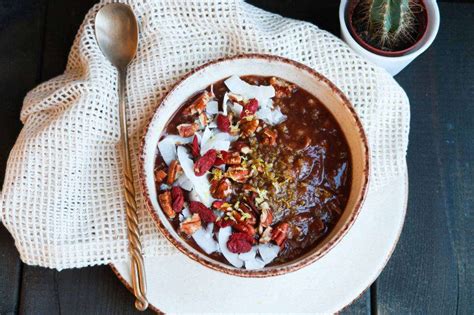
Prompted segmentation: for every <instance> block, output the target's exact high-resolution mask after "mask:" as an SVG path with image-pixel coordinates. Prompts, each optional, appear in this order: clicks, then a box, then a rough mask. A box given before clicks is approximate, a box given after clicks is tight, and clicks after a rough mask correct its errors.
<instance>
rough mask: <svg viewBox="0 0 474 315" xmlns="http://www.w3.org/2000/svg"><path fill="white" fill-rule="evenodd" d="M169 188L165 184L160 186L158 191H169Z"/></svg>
mask: <svg viewBox="0 0 474 315" xmlns="http://www.w3.org/2000/svg"><path fill="white" fill-rule="evenodd" d="M170 188H171V187H170V186H169V185H166V184H161V185H160V190H169V189H170Z"/></svg>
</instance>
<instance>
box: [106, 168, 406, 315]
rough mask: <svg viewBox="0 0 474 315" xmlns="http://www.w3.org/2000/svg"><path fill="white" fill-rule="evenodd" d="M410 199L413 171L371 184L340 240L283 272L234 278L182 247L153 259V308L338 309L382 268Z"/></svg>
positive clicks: (122, 274)
mask: <svg viewBox="0 0 474 315" xmlns="http://www.w3.org/2000/svg"><path fill="white" fill-rule="evenodd" d="M407 197H408V177H407V175H405V176H401V177H399V178H397V179H395V180H393V181H392V182H391V183H390V184H389V185H387V186H385V188H383V189H382V190H379V191H371V190H369V192H368V195H367V198H366V201H365V203H364V206H363V208H362V211H361V213H360V215H359V217H358V219H357V220H356V222H355V223H354V225H353V226H352V228H351V229H350V230H349V232H348V233H347V235H346V236H345V237H344V238H343V239H342V240H341V242H339V243H338V244H337V245H336V246H335V247H334V248H333V249H332V250H331V251H330V252H329V253H328V254H327V255H326V256H324V257H323V258H321V259H320V260H318V261H317V262H315V263H313V264H312V265H309V266H307V267H305V268H303V269H301V270H299V271H296V272H292V273H289V274H286V275H283V276H277V277H271V278H262V279H252V278H240V277H235V276H230V275H226V274H223V273H220V272H217V271H214V270H211V269H209V268H206V267H204V266H202V265H200V264H198V263H196V262H195V261H193V260H191V259H190V258H188V257H187V256H185V255H184V254H182V253H180V252H178V251H176V255H172V256H167V257H147V258H146V259H145V265H146V280H147V283H148V299H149V301H150V303H151V307H152V308H153V309H155V310H160V311H163V312H166V313H182V312H192V313H196V312H218V313H224V312H232V313H234V312H253V313H261V312H267V313H277V312H278V313H282V312H292V313H295V312H307V313H334V312H337V311H339V310H341V309H342V308H344V307H345V306H347V305H348V304H350V303H351V302H352V301H354V300H355V299H357V297H359V295H360V294H361V293H362V292H363V291H364V290H366V289H367V288H368V287H369V286H370V285H371V284H372V282H374V281H375V279H376V278H377V277H378V275H379V274H380V273H381V272H382V269H383V268H384V267H385V265H386V263H387V261H388V259H389V258H390V256H391V254H392V252H393V250H394V248H395V245H396V243H397V241H398V238H399V236H400V232H401V230H402V227H403V222H404V219H405V213H406V204H407ZM112 268H113V269H114V271H115V272H116V274H117V276H118V277H119V278H120V279H121V280H122V282H123V283H124V285H126V286H127V287H128V288H129V289H130V286H131V282H130V281H131V280H130V279H131V278H130V265H129V263H126V262H122V263H114V264H113V265H112Z"/></svg>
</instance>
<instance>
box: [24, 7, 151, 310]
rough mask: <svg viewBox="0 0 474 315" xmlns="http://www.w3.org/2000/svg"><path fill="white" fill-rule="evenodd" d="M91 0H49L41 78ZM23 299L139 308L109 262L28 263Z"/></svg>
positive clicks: (61, 64)
mask: <svg viewBox="0 0 474 315" xmlns="http://www.w3.org/2000/svg"><path fill="white" fill-rule="evenodd" d="M95 2H96V1H95V0H94V1H89V0H88V1H80V2H79V1H77V2H76V1H68V2H64V1H57V0H50V1H49V4H48V12H47V24H46V33H45V41H44V52H43V56H44V58H43V66H42V69H41V72H42V75H41V80H42V81H45V80H47V79H49V78H52V77H54V76H56V75H59V74H61V73H62V72H63V71H64V68H65V65H66V61H67V56H68V54H69V50H70V47H71V45H72V42H73V40H74V37H75V34H76V32H77V30H78V29H79V26H80V24H81V23H82V20H83V18H84V15H85V14H86V13H87V11H88V10H89V9H90V7H92V6H93V5H94V4H95ZM21 301H22V302H21V308H20V311H21V313H25V314H60V313H64V314H92V313H93V314H134V313H137V314H138V313H141V312H138V311H136V310H135V308H134V306H133V303H134V299H133V296H132V294H130V292H129V291H128V290H127V289H126V288H125V287H124V286H123V285H122V284H121V282H120V281H119V280H118V279H117V278H116V277H115V275H114V274H113V272H112V271H111V270H110V268H109V267H108V266H100V267H90V268H83V269H71V270H63V271H61V272H58V271H56V270H49V269H45V268H38V267H30V266H26V267H25V270H24V274H23V289H22V295H21ZM147 313H148V314H151V313H152V312H151V311H148V312H147ZM141 314H146V313H141Z"/></svg>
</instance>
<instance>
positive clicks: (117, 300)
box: [57, 266, 153, 314]
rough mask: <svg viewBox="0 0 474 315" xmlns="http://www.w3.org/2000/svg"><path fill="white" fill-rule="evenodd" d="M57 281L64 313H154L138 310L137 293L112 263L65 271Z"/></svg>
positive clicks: (59, 275)
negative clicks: (121, 280)
mask: <svg viewBox="0 0 474 315" xmlns="http://www.w3.org/2000/svg"><path fill="white" fill-rule="evenodd" d="M57 281H58V282H57V283H58V292H59V302H60V305H61V313H64V314H153V312H152V311H151V310H147V311H146V312H139V311H137V310H136V309H135V307H134V298H133V295H132V294H131V293H130V292H129V291H128V290H127V289H126V288H125V287H124V286H123V285H122V283H121V282H120V281H119V280H118V278H117V277H116V276H115V274H114V273H113V272H112V270H111V269H110V268H109V267H108V266H99V267H91V268H83V269H77V270H76V269H73V270H64V271H61V272H59V273H58V279H57Z"/></svg>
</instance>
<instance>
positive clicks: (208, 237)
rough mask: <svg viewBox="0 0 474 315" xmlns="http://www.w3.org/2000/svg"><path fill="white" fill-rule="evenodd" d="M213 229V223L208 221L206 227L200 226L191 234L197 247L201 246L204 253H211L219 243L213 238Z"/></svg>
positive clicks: (216, 248)
mask: <svg viewBox="0 0 474 315" xmlns="http://www.w3.org/2000/svg"><path fill="white" fill-rule="evenodd" d="M213 229H214V224H213V223H210V224H208V225H207V228H206V229H204V228H200V229H199V230H197V231H196V232H194V234H193V239H194V241H195V242H196V244H198V245H199V247H201V248H202V250H203V251H204V252H206V254H208V255H209V254H211V253H213V252H215V251H217V250H218V248H219V245H218V244H217V242H216V241H215V240H214V238H213V236H214V233H213V232H212V231H213Z"/></svg>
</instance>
